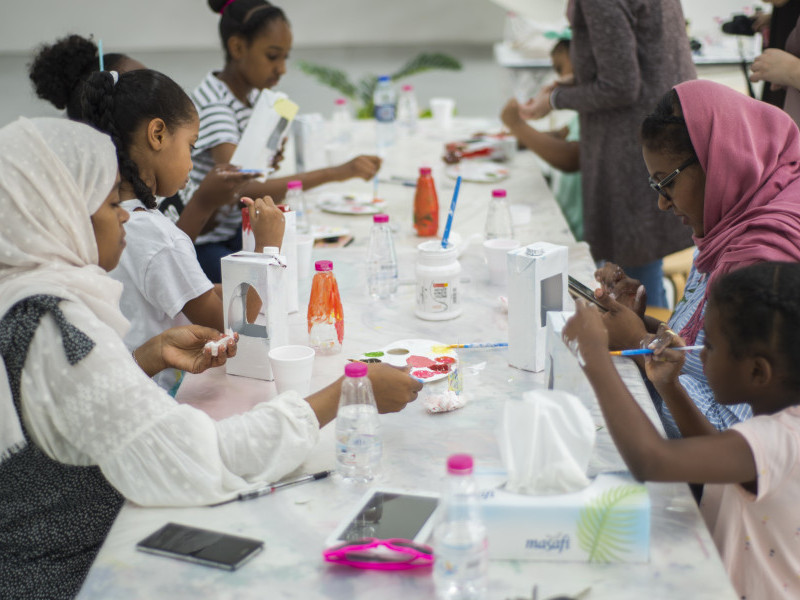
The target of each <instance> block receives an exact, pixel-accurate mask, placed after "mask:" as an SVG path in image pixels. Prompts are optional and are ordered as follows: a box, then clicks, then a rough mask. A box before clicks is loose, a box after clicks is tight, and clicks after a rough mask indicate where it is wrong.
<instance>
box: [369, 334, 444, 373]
mask: <svg viewBox="0 0 800 600" xmlns="http://www.w3.org/2000/svg"><path fill="white" fill-rule="evenodd" d="M356 360H361V361H364V362H368V363H369V362H385V363H388V364H390V365H393V366H395V367H405V366H406V365H411V375H412V376H413V377H417V378H419V379H422V380H423V381H424V382H425V383H428V382H429V381H438V380H439V379H444V378H445V377H447V374H448V373H449V372H450V370H451V369H452V368H453V365H454V364H456V363H457V362H458V356H457V355H456V352H455V350H453V349H452V348H449V349H444V348H443V344H442V343H441V342H435V341H433V340H398V341H396V342H392V343H391V344H389V345H388V346H384V347H383V348H380V349H376V350H373V351H368V352H365V353H364V354H362V355H361V356H358V357H356Z"/></svg>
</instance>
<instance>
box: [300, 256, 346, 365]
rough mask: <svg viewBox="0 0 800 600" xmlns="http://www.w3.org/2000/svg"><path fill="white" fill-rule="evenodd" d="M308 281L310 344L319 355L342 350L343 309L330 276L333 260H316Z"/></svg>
mask: <svg viewBox="0 0 800 600" xmlns="http://www.w3.org/2000/svg"><path fill="white" fill-rule="evenodd" d="M314 268H315V269H316V271H317V272H316V273H315V274H314V279H313V280H312V282H311V298H310V299H309V301H308V337H309V344H310V345H311V347H312V348H314V350H316V351H317V353H318V354H336V353H337V352H341V350H342V340H343V339H344V312H343V311H342V299H341V298H340V297H339V285H338V284H337V283H336V277H334V276H333V263H332V262H331V261H329V260H318V261H317V262H316V263H314Z"/></svg>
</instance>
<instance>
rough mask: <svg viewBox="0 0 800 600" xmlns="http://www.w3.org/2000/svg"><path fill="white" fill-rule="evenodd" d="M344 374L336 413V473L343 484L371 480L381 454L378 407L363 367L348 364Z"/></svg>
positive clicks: (377, 467) (356, 364) (376, 469)
mask: <svg viewBox="0 0 800 600" xmlns="http://www.w3.org/2000/svg"><path fill="white" fill-rule="evenodd" d="M344 375H345V377H344V381H343V382H342V395H341V396H340V398H339V411H338V412H337V413H336V472H337V473H338V474H339V475H340V476H341V477H342V479H343V480H345V481H352V482H366V481H371V480H373V479H374V478H375V477H376V476H377V475H378V472H379V470H380V466H381V455H382V453H383V442H382V440H381V429H380V421H379V420H378V406H377V405H376V404H375V396H374V395H373V393H372V384H371V383H370V381H369V378H368V377H367V365H365V364H364V363H359V362H352V363H349V364H348V365H347V366H346V367H345V368H344Z"/></svg>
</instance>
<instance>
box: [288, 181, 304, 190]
mask: <svg viewBox="0 0 800 600" xmlns="http://www.w3.org/2000/svg"><path fill="white" fill-rule="evenodd" d="M286 189H287V190H302V189H303V182H302V181H300V180H299V179H292V180H291V181H290V182H289V183H287V184H286Z"/></svg>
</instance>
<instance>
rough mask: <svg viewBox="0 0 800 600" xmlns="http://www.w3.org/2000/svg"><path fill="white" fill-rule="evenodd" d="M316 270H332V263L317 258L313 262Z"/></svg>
mask: <svg viewBox="0 0 800 600" xmlns="http://www.w3.org/2000/svg"><path fill="white" fill-rule="evenodd" d="M314 268H315V269H316V270H317V271H333V263H332V262H331V261H329V260H318V261H317V262H315V263H314Z"/></svg>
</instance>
